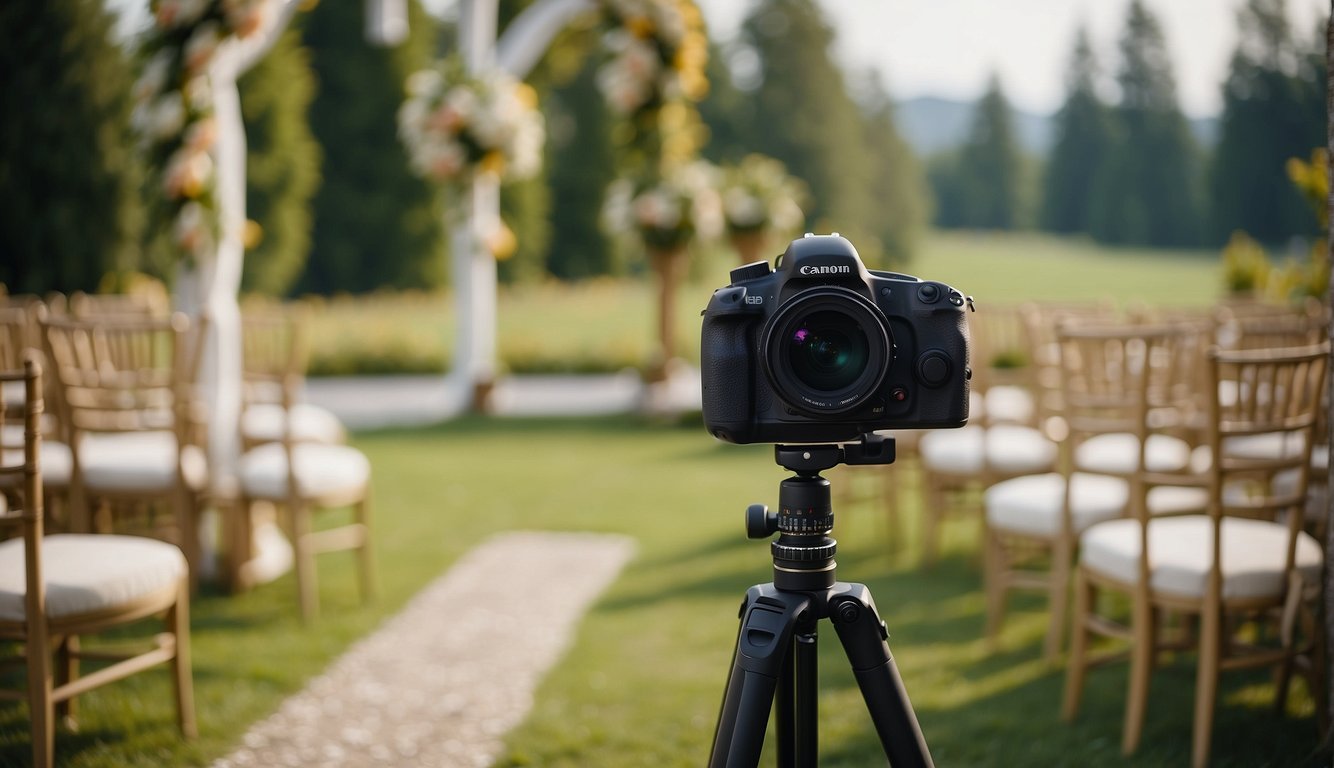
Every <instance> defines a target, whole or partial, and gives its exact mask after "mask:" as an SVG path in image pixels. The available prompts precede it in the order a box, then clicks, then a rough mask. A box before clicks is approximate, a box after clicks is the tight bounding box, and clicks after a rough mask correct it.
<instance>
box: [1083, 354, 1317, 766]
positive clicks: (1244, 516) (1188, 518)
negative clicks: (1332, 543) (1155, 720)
mask: <svg viewBox="0 0 1334 768" xmlns="http://www.w3.org/2000/svg"><path fill="white" fill-rule="evenodd" d="M1328 356H1329V346H1328V344H1327V343H1325V344H1320V345H1314V346H1307V347H1302V348H1295V349H1278V350H1275V349H1262V350H1238V351H1218V350H1214V351H1211V353H1210V355H1209V361H1210V363H1209V366H1208V368H1207V371H1208V378H1207V385H1206V391H1207V392H1208V393H1210V394H1209V397H1210V412H1211V415H1212V418H1211V420H1210V428H1209V433H1210V434H1209V441H1208V447H1209V454H1210V462H1209V469H1208V472H1207V475H1206V480H1207V485H1206V487H1207V494H1208V511H1207V513H1206V514H1195V515H1184V516H1175V517H1153V516H1151V515H1150V514H1149V510H1148V509H1147V507H1146V506H1142V505H1141V506H1138V508H1137V509H1136V510H1135V515H1134V516H1133V517H1132V518H1129V519H1124V520H1115V521H1110V522H1105V523H1100V524H1097V525H1094V526H1092V527H1090V528H1088V529H1087V530H1086V531H1084V533H1083V535H1082V536H1081V537H1080V547H1081V555H1080V563H1079V568H1078V571H1077V574H1076V587H1075V609H1074V617H1073V629H1074V636H1073V639H1072V642H1071V656H1070V664H1069V669H1068V671H1067V676H1066V690H1065V703H1064V716H1065V717H1066V719H1071V718H1073V717H1074V716H1075V715H1076V714H1077V712H1078V708H1079V700H1080V697H1081V694H1082V690H1083V683H1084V676H1085V673H1086V670H1087V668H1088V667H1089V666H1092V665H1093V664H1097V663H1102V662H1104V661H1107V660H1109V659H1110V658H1116V657H1110V656H1101V657H1097V658H1094V657H1091V656H1090V655H1089V652H1088V640H1089V636H1090V634H1095V633H1096V634H1100V635H1110V636H1114V637H1121V638H1125V639H1129V641H1130V650H1129V655H1130V679H1129V689H1128V692H1127V696H1126V713H1125V723H1124V728H1123V732H1122V741H1121V747H1122V751H1123V752H1124V753H1125V754H1127V755H1129V754H1131V753H1133V752H1134V751H1135V749H1136V748H1137V746H1138V745H1139V741H1140V736H1141V733H1142V730H1143V722H1144V717H1145V713H1146V709H1147V704H1148V699H1149V683H1150V676H1151V673H1152V671H1153V667H1154V663H1155V660H1156V659H1157V656H1158V653H1159V652H1160V651H1161V650H1162V649H1164V648H1165V647H1168V644H1169V640H1170V638H1168V637H1166V635H1165V633H1164V632H1162V631H1161V630H1162V627H1161V626H1160V617H1161V616H1163V615H1164V614H1166V613H1169V612H1176V613H1181V614H1184V615H1190V616H1196V617H1198V622H1199V632H1198V637H1197V638H1192V637H1191V636H1190V635H1189V634H1184V635H1182V636H1181V637H1178V638H1176V640H1177V641H1178V642H1180V641H1182V640H1184V641H1186V642H1187V643H1190V644H1191V645H1193V646H1194V647H1196V648H1197V649H1198V652H1199V660H1198V671H1197V675H1196V695H1195V718H1194V725H1193V728H1192V748H1191V762H1192V764H1193V765H1194V766H1203V765H1205V764H1207V762H1208V758H1209V742H1210V736H1211V731H1212V723H1213V712H1214V705H1215V701H1214V699H1215V697H1216V693H1217V687H1218V676H1219V672H1220V670H1223V669H1234V668H1239V667H1252V666H1273V667H1275V668H1276V669H1277V670H1278V671H1279V672H1280V673H1282V674H1284V675H1286V674H1287V673H1288V672H1289V671H1290V670H1291V669H1292V665H1293V662H1294V659H1295V658H1296V657H1297V656H1298V655H1299V653H1300V652H1301V651H1302V650H1303V649H1301V648H1299V647H1298V646H1297V644H1296V643H1295V639H1294V627H1295V624H1296V620H1297V618H1298V616H1299V615H1300V614H1301V613H1302V609H1303V607H1304V606H1307V605H1309V604H1310V603H1311V602H1313V601H1315V600H1316V599H1317V597H1318V595H1319V593H1320V590H1319V585H1320V577H1321V570H1322V566H1323V560H1324V557H1323V547H1322V545H1321V543H1320V542H1318V541H1317V540H1316V539H1315V538H1314V537H1312V536H1311V535H1310V534H1308V533H1306V532H1305V531H1304V530H1303V529H1302V523H1303V520H1302V514H1301V512H1302V508H1303V506H1304V504H1305V501H1306V492H1307V483H1308V478H1309V472H1310V461H1311V449H1312V445H1313V443H1314V440H1315V430H1316V424H1317V421H1318V412H1319V410H1320V409H1321V407H1322V406H1321V402H1322V396H1323V393H1324V382H1325V376H1326V368H1327V365H1328ZM1225 385H1230V386H1225ZM1229 393H1230V395H1229ZM1258 446H1268V450H1259V449H1258ZM1147 474H1148V477H1147V479H1146V480H1145V482H1146V483H1149V482H1158V481H1159V480H1160V479H1161V478H1156V477H1154V476H1153V475H1152V473H1147ZM1100 592H1119V593H1123V594H1125V595H1128V596H1129V597H1130V599H1131V604H1132V607H1131V610H1130V620H1129V626H1126V624H1124V623H1120V622H1117V621H1115V620H1114V617H1109V616H1104V615H1100V614H1098V613H1096V609H1097V608H1098V607H1099V606H1100V605H1102V603H1100V602H1099V601H1098V600H1097V597H1098V594H1099V593H1100ZM1275 616H1278V617H1279V619H1278V620H1277V621H1275V618H1274V617H1275ZM1246 624H1250V625H1251V626H1257V627H1259V631H1257V632H1256V637H1259V638H1260V639H1263V636H1264V635H1265V634H1266V633H1265V631H1264V630H1265V629H1267V628H1272V627H1273V626H1274V625H1275V624H1277V625H1278V628H1279V631H1278V632H1277V635H1278V638H1277V641H1276V642H1274V643H1270V644H1267V645H1266V644H1256V643H1253V642H1251V641H1249V640H1244V639H1242V636H1241V635H1240V634H1239V630H1240V629H1241V628H1242V627H1243V625H1246ZM1316 666H1320V667H1323V665H1316ZM1319 674H1323V669H1322V670H1321V672H1320V673H1319ZM1284 679H1286V677H1285V678H1284ZM1317 690H1318V689H1317ZM1279 692H1280V695H1283V694H1285V693H1286V683H1285V682H1283V683H1281V684H1280V686H1279ZM1317 698H1319V697H1318V696H1317ZM1279 703H1280V705H1281V704H1282V701H1281V699H1280V701H1279Z"/></svg>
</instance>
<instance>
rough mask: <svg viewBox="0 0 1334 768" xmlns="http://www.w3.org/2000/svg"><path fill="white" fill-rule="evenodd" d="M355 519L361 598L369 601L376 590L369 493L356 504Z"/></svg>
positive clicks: (373, 596) (364, 601)
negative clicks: (358, 527)
mask: <svg viewBox="0 0 1334 768" xmlns="http://www.w3.org/2000/svg"><path fill="white" fill-rule="evenodd" d="M355 515H356V520H357V523H358V524H359V525H361V532H362V540H361V546H360V547H359V548H358V549H357V560H358V564H359V566H360V568H361V600H362V602H363V603H369V602H371V601H372V600H374V599H375V595H376V592H377V589H376V578H375V547H374V544H373V538H374V537H372V536H371V530H372V529H371V500H370V494H369V492H368V493H367V495H366V496H363V497H362V499H361V501H359V502H357V505H356V512H355Z"/></svg>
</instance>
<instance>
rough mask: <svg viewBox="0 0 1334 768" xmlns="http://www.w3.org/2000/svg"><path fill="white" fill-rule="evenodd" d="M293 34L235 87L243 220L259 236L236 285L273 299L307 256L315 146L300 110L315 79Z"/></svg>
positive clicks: (315, 178)
mask: <svg viewBox="0 0 1334 768" xmlns="http://www.w3.org/2000/svg"><path fill="white" fill-rule="evenodd" d="M309 58H310V57H309V54H308V53H307V52H306V51H305V50H304V49H302V48H301V36H300V33H299V32H297V30H296V29H288V30H287V31H286V32H284V33H283V35H282V37H280V38H278V41H277V42H276V43H275V44H274V46H273V47H272V48H271V49H270V50H269V52H268V54H266V55H265V57H264V58H263V59H262V60H261V61H260V62H259V63H258V64H256V65H255V67H254V68H253V69H251V70H250V71H249V72H247V73H246V74H245V76H243V77H242V78H241V80H240V81H239V82H238V83H237V86H238V87H239V88H240V91H241V112H242V116H243V118H244V120H245V131H246V152H247V155H246V215H247V217H248V218H249V219H251V220H252V221H255V222H257V223H258V224H259V227H260V232H261V239H260V241H259V242H258V243H257V244H255V247H254V248H253V249H252V250H250V251H248V252H247V253H246V257H245V263H244V267H243V271H242V274H241V287H242V289H243V290H247V291H258V292H260V293H267V294H270V295H275V296H281V295H284V294H286V293H288V291H289V290H290V289H291V288H292V285H293V284H294V283H295V282H296V279H297V277H298V276H299V275H300V273H301V270H302V268H304V267H305V265H306V258H307V256H308V255H309V254H310V234H311V211H310V204H311V200H312V198H313V197H314V195H315V190H316V189H317V188H318V186H319V174H320V146H319V144H317V143H316V142H315V137H314V136H313V135H312V134H311V129H310V123H309V121H308V119H307V112H308V110H309V108H310V103H311V99H312V98H313V97H314V92H315V80H314V77H313V75H312V74H311V71H310V61H309Z"/></svg>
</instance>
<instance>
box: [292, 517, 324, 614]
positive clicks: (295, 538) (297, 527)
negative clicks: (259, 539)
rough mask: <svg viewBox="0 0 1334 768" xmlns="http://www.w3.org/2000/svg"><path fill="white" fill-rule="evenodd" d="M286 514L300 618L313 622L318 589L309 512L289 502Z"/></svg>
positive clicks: (316, 606) (317, 612)
mask: <svg viewBox="0 0 1334 768" xmlns="http://www.w3.org/2000/svg"><path fill="white" fill-rule="evenodd" d="M286 506H287V514H288V515H290V516H291V522H292V555H293V560H294V561H295V567H296V588H297V600H298V602H299V604H300V606H301V618H302V619H303V620H305V621H313V620H314V619H316V618H318V616H319V612H320V605H319V587H318V586H317V585H316V583H315V579H316V569H315V552H314V551H313V550H312V549H311V541H310V536H311V533H312V527H311V524H312V520H311V517H312V515H311V510H310V508H309V507H308V506H306V505H305V504H302V503H298V502H294V501H289V502H288V503H287V505H286Z"/></svg>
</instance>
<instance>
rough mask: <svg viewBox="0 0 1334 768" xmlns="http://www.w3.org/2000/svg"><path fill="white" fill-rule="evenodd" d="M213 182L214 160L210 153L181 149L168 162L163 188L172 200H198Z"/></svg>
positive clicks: (188, 148)
mask: <svg viewBox="0 0 1334 768" xmlns="http://www.w3.org/2000/svg"><path fill="white" fill-rule="evenodd" d="M212 180H213V158H211V157H209V154H208V152H204V151H202V150H196V149H192V148H190V147H181V148H180V149H178V150H176V152H175V153H173V154H172V156H171V158H170V159H168V160H167V168H166V170H165V171H164V172H163V173H162V187H163V190H164V191H165V192H166V193H167V197H169V198H172V199H180V198H196V197H199V195H200V194H202V193H203V191H204V190H205V189H206V188H207V187H208V185H209V183H210V182H212Z"/></svg>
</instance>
